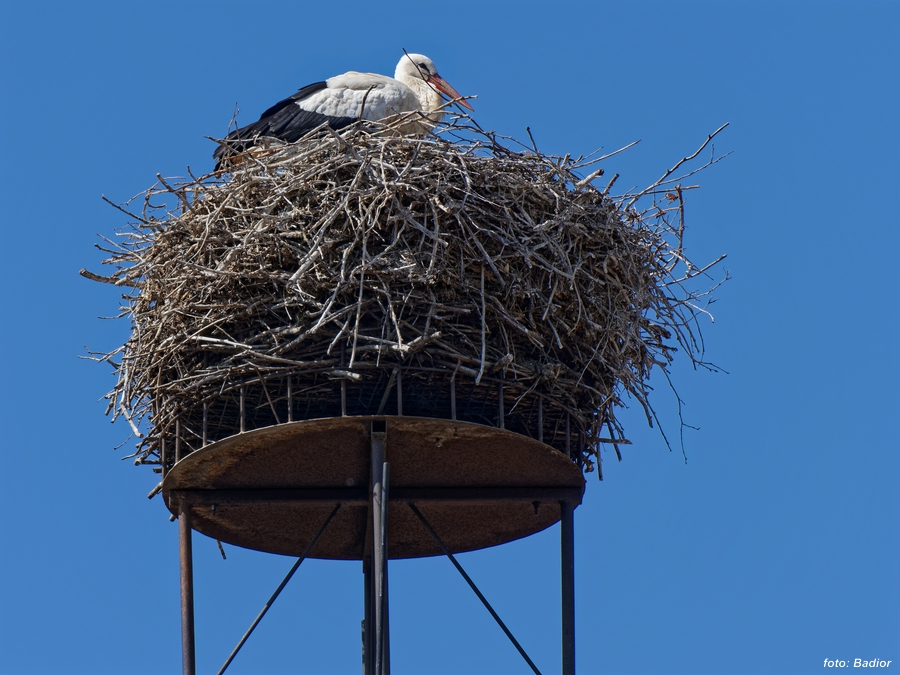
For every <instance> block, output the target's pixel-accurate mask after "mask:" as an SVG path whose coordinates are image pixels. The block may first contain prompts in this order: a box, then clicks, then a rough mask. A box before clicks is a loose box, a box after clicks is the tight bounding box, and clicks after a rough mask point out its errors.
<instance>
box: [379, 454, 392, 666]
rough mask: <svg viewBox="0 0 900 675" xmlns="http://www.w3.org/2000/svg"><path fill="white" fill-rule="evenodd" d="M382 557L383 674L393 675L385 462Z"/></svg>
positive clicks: (388, 470)
mask: <svg viewBox="0 0 900 675" xmlns="http://www.w3.org/2000/svg"><path fill="white" fill-rule="evenodd" d="M381 477H382V499H381V559H382V560H383V561H384V569H383V571H382V575H383V578H382V582H381V640H382V646H381V654H382V656H381V675H391V615H390V611H389V608H388V595H389V594H388V560H389V556H388V504H389V503H390V488H391V465H390V464H389V463H388V462H385V463H384V468H383V469H382V472H381Z"/></svg>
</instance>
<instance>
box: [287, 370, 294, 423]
mask: <svg viewBox="0 0 900 675" xmlns="http://www.w3.org/2000/svg"><path fill="white" fill-rule="evenodd" d="M287 384H288V392H287V394H288V401H287V403H288V414H287V420H288V422H293V421H294V389H293V386H292V385H293V382H292V381H291V376H290V375H288V383H287Z"/></svg>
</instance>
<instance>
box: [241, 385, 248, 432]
mask: <svg viewBox="0 0 900 675" xmlns="http://www.w3.org/2000/svg"><path fill="white" fill-rule="evenodd" d="M246 390H247V387H246V386H245V385H243V384H242V385H241V394H240V396H241V433H244V431H245V430H246V426H247V425H246V417H247V416H246V415H245V414H244V398H245V397H246Z"/></svg>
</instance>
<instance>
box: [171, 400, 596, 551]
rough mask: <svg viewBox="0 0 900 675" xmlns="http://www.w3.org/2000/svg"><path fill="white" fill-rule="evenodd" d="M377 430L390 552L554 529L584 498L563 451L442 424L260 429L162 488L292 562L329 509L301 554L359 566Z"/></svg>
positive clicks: (364, 420) (201, 515) (220, 532)
mask: <svg viewBox="0 0 900 675" xmlns="http://www.w3.org/2000/svg"><path fill="white" fill-rule="evenodd" d="M373 435H374V436H378V437H380V438H381V439H382V440H383V452H384V457H383V459H384V461H386V462H388V463H389V464H390V474H391V475H390V490H389V496H388V504H389V507H388V514H387V515H388V520H389V521H390V528H388V533H387V537H388V541H387V550H388V551H389V557H390V558H392V559H397V558H416V557H423V556H434V555H441V554H442V553H444V551H442V550H441V548H440V547H439V546H438V544H437V543H436V542H435V540H434V538H433V537H432V535H431V534H430V533H429V532H428V530H427V529H425V528H424V527H423V525H422V523H421V522H420V521H419V518H418V517H417V516H416V515H415V513H414V511H413V509H411V508H410V507H409V505H410V504H414V505H415V506H416V507H418V508H419V509H420V511H421V513H422V514H423V515H424V516H425V517H426V518H427V520H428V522H430V523H431V525H432V527H433V528H434V529H435V530H436V531H437V532H439V533H440V536H441V538H442V539H443V541H444V543H445V544H446V546H447V548H448V549H449V550H450V551H452V552H454V553H457V552H462V551H471V550H476V549H481V548H486V547H489V546H496V545H498V544H503V543H506V542H509V541H513V540H515V539H519V538H521V537H525V536H528V535H530V534H534V533H535V532H539V531H541V530H544V529H546V528H547V527H550V526H551V525H553V524H555V523H557V522H559V520H560V517H561V506H560V504H561V502H568V503H570V504H572V506H573V507H575V506H577V505H578V504H580V503H581V498H582V494H583V492H584V478H583V476H582V472H581V469H580V468H579V467H578V466H577V465H576V464H575V463H574V462H573V461H571V460H570V459H569V458H568V457H566V456H565V455H564V454H563V453H561V452H559V451H558V450H555V449H553V448H552V447H550V446H548V445H545V444H544V443H541V442H540V441H538V440H535V439H532V438H528V437H526V436H522V435H521V434H517V433H514V432H511V431H508V430H505V429H498V428H493V427H487V426H483V425H479V424H472V423H469V422H462V421H458V420H446V419H430V418H420V417H396V416H362V417H336V418H326V419H315V420H304V421H301V422H291V423H287V424H280V425H275V426H270V427H265V428H262V429H256V430H253V431H249V432H246V433H242V434H237V435H235V436H231V437H229V438H226V439H223V440H220V441H217V442H215V443H212V444H210V445H208V446H206V447H205V448H202V449H199V450H196V451H194V452H193V453H191V454H190V455H188V456H187V457H185V458H184V459H182V460H181V461H179V462H178V463H177V464H176V465H175V466H173V467H172V469H170V470H169V471H168V472H167V474H166V477H165V480H164V482H163V496H164V498H165V502H166V505H167V506H168V508H169V510H170V511H172V513H173V514H176V515H178V514H179V512H180V509H182V508H184V509H186V510H187V511H188V512H189V515H190V522H191V527H192V528H193V529H195V530H197V531H198V532H201V533H203V534H205V535H207V536H209V537H212V538H214V539H218V540H220V541H223V542H227V543H230V544H233V545H236V546H242V547H245V548H250V549H256V550H260V551H266V552H270V553H279V554H284V555H293V556H298V555H301V553H302V552H303V551H304V549H305V548H306V547H307V546H308V545H309V544H310V542H312V541H313V539H314V537H315V536H316V533H317V531H318V530H319V528H320V526H321V525H322V523H323V521H325V520H326V518H328V515H329V513H330V512H331V511H332V509H333V508H334V507H335V505H336V504H341V505H342V507H341V510H340V512H339V513H337V515H336V516H335V518H334V521H333V522H332V523H331V524H330V525H329V527H328V528H327V529H326V530H325V531H324V532H322V534H321V537H320V538H319V539H318V541H316V543H315V545H314V546H313V547H312V549H311V550H310V551H309V554H308V557H313V558H324V559H341V560H362V559H364V558H365V557H366V556H368V555H371V551H372V545H373V544H372V516H371V508H372V506H371V504H372V501H371V500H372V483H371V480H370V479H371V476H372V475H373V459H372V458H373V453H372V449H371V448H372V441H373Z"/></svg>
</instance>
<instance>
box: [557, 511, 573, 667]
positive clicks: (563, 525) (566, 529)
mask: <svg viewBox="0 0 900 675" xmlns="http://www.w3.org/2000/svg"><path fill="white" fill-rule="evenodd" d="M559 508H560V521H559V524H560V530H559V539H560V554H559V561H560V570H561V573H562V574H561V576H562V675H575V507H574V506H573V505H572V502H568V501H561V502H560V503H559Z"/></svg>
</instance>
